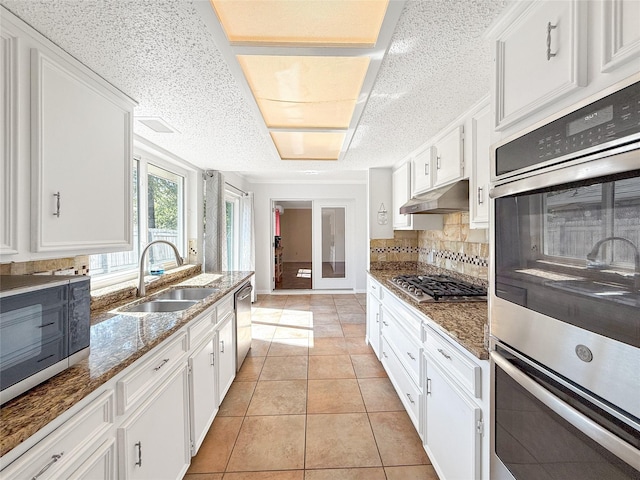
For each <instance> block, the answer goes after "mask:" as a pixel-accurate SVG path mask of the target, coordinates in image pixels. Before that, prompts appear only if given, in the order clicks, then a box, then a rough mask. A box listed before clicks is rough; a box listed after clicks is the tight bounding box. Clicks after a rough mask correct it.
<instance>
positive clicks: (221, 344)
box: [220, 340, 224, 353]
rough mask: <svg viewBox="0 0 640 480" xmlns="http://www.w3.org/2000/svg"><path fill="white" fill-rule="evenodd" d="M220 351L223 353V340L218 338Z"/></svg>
mask: <svg viewBox="0 0 640 480" xmlns="http://www.w3.org/2000/svg"><path fill="white" fill-rule="evenodd" d="M220 353H224V340H220Z"/></svg>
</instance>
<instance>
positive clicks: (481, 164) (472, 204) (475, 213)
mask: <svg viewBox="0 0 640 480" xmlns="http://www.w3.org/2000/svg"><path fill="white" fill-rule="evenodd" d="M468 141H471V174H470V175H469V223H470V226H471V228H488V226H489V177H490V175H489V168H490V165H489V163H490V153H489V149H490V148H491V109H490V106H489V105H488V104H487V105H486V106H485V107H484V108H482V109H481V110H480V111H479V112H477V113H475V114H473V115H471V138H470V139H468Z"/></svg>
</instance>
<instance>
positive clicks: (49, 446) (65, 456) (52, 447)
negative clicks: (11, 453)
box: [2, 390, 115, 480]
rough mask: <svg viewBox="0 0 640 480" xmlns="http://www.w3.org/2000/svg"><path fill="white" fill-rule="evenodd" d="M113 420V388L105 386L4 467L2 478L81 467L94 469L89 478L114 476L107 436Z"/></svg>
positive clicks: (68, 472) (49, 475) (60, 473)
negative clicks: (75, 412)
mask: <svg viewBox="0 0 640 480" xmlns="http://www.w3.org/2000/svg"><path fill="white" fill-rule="evenodd" d="M113 421H114V398H113V391H112V390H107V391H105V392H103V393H102V394H100V395H98V397H97V398H95V399H94V400H93V401H91V402H90V403H89V404H88V405H87V406H85V407H84V408H82V409H81V410H80V411H79V412H78V413H77V414H76V415H74V416H73V418H71V419H70V420H69V421H67V422H65V423H64V424H63V425H62V426H61V427H59V428H58V429H56V430H54V432H53V433H52V434H50V435H48V436H47V437H45V438H44V439H43V440H42V441H40V442H39V443H37V444H36V445H35V446H34V447H33V448H31V449H30V450H29V452H28V454H25V455H23V456H21V457H20V458H19V459H18V460H16V461H15V462H14V463H12V464H11V465H10V466H9V467H7V468H6V469H4V470H3V471H2V478H3V479H22V478H37V479H38V480H45V479H56V478H67V477H69V476H71V477H73V476H76V475H75V473H74V472H82V471H92V472H95V473H96V475H95V476H93V477H91V479H92V480H94V479H95V480H102V479H112V478H115V463H114V462H115V455H114V448H113V438H111V439H109V438H108V432H109V431H110V429H111V427H112V425H113Z"/></svg>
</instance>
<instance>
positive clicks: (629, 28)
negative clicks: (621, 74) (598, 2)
mask: <svg viewBox="0 0 640 480" xmlns="http://www.w3.org/2000/svg"><path fill="white" fill-rule="evenodd" d="M602 10H603V11H602V35H603V38H602V40H603V42H602V72H610V71H612V70H614V69H615V68H617V67H618V66H619V65H622V64H625V63H627V62H629V61H631V60H634V59H635V60H637V59H638V58H640V28H639V27H638V22H639V20H638V19H640V2H638V0H608V1H605V2H603V4H602Z"/></svg>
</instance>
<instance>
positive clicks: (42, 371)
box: [0, 275, 91, 403]
mask: <svg viewBox="0 0 640 480" xmlns="http://www.w3.org/2000/svg"><path fill="white" fill-rule="evenodd" d="M90 303H91V298H90V296H89V278H88V277H81V276H77V277H76V276H35V275H2V276H0V386H1V387H2V391H1V392H0V403H5V402H7V401H8V400H11V399H12V398H14V397H16V396H18V395H20V394H21V393H23V392H25V391H27V390H28V389H30V388H33V387H35V386H36V385H38V384H39V383H41V382H43V381H45V380H47V379H48V378H50V377H52V376H54V375H56V374H57V373H60V372H62V371H63V370H65V369H66V368H68V367H69V366H71V365H73V364H74V363H77V362H78V361H80V360H82V359H83V358H86V357H87V356H88V355H89V341H90V325H91V318H90Z"/></svg>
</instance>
